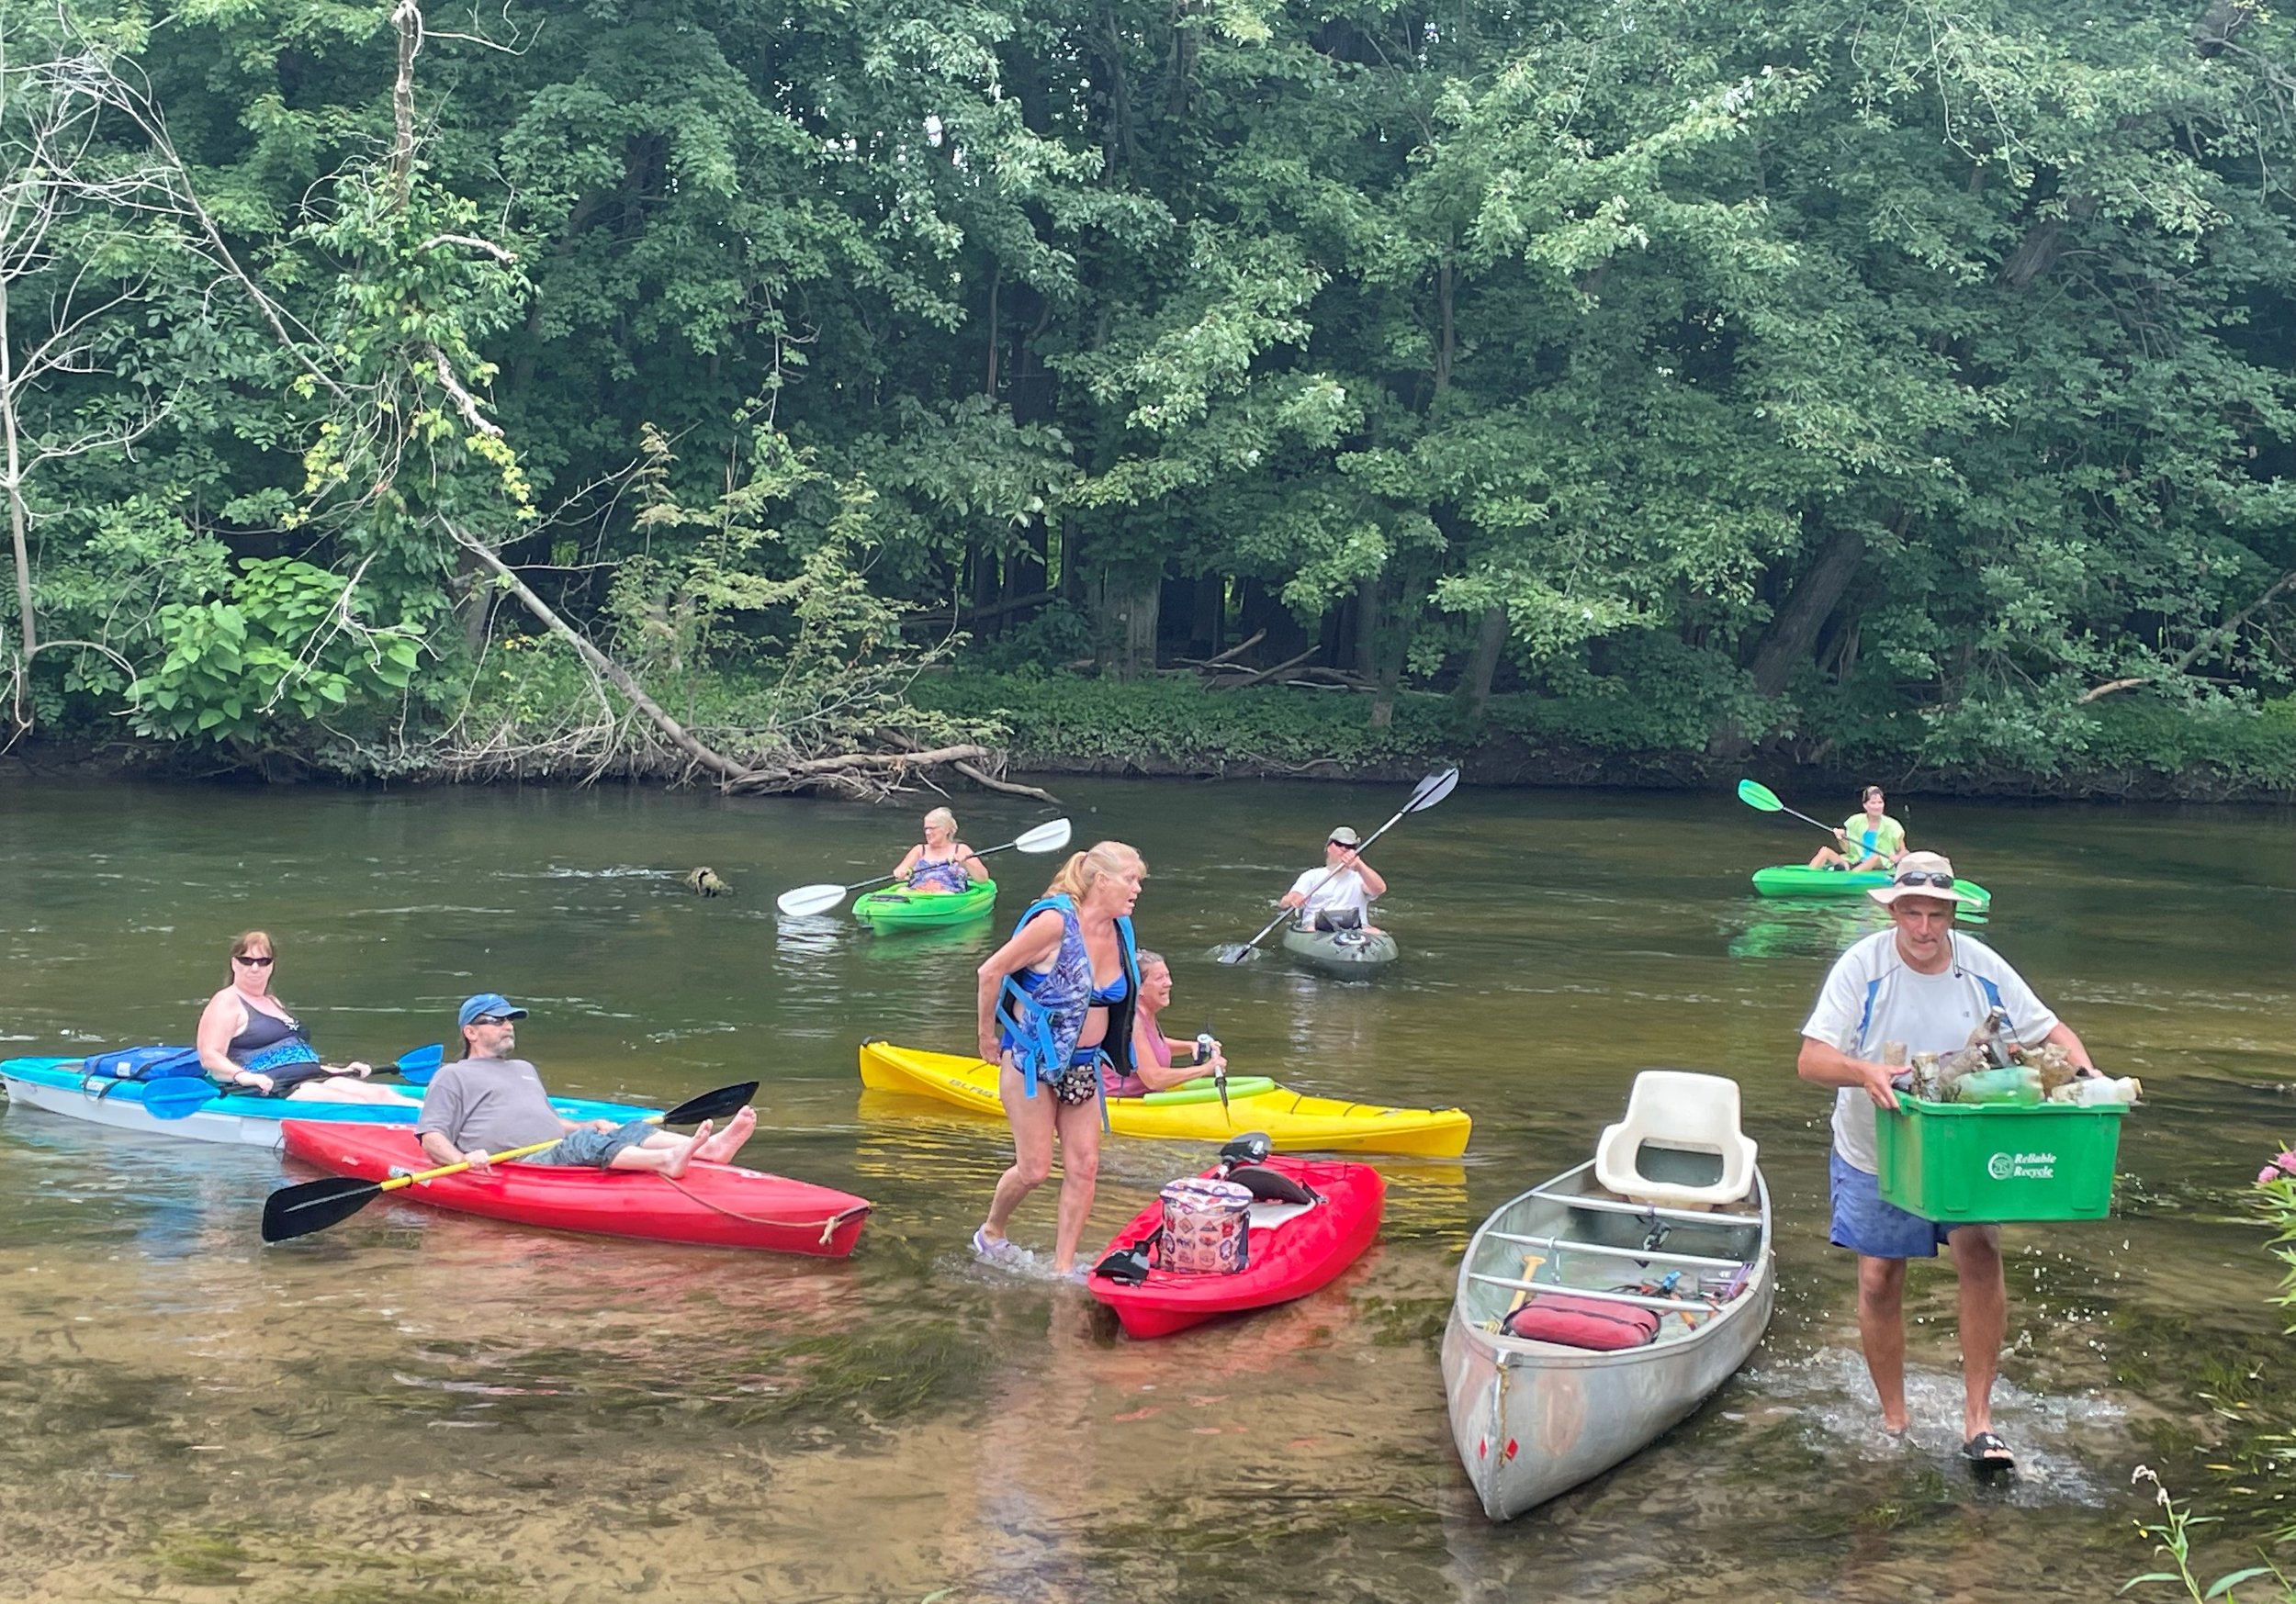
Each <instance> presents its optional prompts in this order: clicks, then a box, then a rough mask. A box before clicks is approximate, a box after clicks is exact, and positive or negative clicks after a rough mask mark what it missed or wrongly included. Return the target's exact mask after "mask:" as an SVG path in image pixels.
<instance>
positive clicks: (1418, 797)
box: [1403, 765, 1459, 813]
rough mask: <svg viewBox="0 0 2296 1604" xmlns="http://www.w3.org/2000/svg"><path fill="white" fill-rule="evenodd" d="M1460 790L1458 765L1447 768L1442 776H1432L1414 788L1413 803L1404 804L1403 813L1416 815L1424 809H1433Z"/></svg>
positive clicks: (1412, 792)
mask: <svg viewBox="0 0 2296 1604" xmlns="http://www.w3.org/2000/svg"><path fill="white" fill-rule="evenodd" d="M1458 788H1459V771H1458V768H1457V766H1456V765H1455V766H1453V767H1452V768H1446V769H1445V770H1444V771H1443V772H1442V773H1440V774H1430V775H1429V776H1427V778H1426V779H1424V780H1421V781H1420V782H1419V783H1418V784H1417V785H1414V786H1412V790H1411V801H1409V802H1405V803H1404V804H1403V811H1404V812H1405V813H1418V812H1420V811H1421V810H1423V809H1425V808H1431V807H1433V806H1435V803H1437V802H1441V801H1442V800H1443V799H1444V798H1445V797H1446V796H1449V795H1450V794H1451V793H1452V792H1453V791H1457V790H1458Z"/></svg>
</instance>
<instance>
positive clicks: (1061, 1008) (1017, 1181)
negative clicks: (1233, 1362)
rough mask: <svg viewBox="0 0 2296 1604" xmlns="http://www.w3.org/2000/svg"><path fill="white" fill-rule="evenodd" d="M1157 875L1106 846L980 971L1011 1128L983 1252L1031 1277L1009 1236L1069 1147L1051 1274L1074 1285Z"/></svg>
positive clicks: (1032, 908) (1065, 879)
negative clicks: (1146, 883) (1108, 1082)
mask: <svg viewBox="0 0 2296 1604" xmlns="http://www.w3.org/2000/svg"><path fill="white" fill-rule="evenodd" d="M1147 874H1148V866H1147V864H1145V863H1144V862H1142V860H1141V856H1140V854H1139V853H1137V852H1135V851H1133V850H1132V849H1131V847H1127V846H1125V845H1124V843H1122V842H1121V841H1102V842H1100V843H1099V844H1098V845H1097V846H1095V847H1092V848H1090V849H1089V850H1088V851H1084V852H1079V853H1077V854H1075V856H1074V857H1072V858H1069V860H1068V861H1067V862H1066V863H1064V864H1063V865H1062V866H1061V870H1060V872H1059V873H1058V874H1056V875H1054V876H1053V877H1052V884H1050V885H1049V886H1047V887H1045V888H1044V895H1043V896H1041V898H1039V899H1038V900H1037V901H1036V902H1034V903H1030V905H1029V908H1028V911H1027V912H1026V913H1024V914H1021V915H1020V922H1019V925H1016V926H1014V929H1013V935H1012V939H1011V940H1009V941H1007V942H1006V943H1005V945H1004V946H1002V947H1000V948H997V949H996V952H995V953H994V954H992V955H991V956H990V958H989V959H988V961H987V962H985V963H984V964H983V965H981V968H980V980H981V987H980V1034H981V1056H982V1057H983V1058H985V1059H986V1060H989V1061H990V1062H991V1063H995V1064H998V1065H1001V1066H1002V1071H1003V1072H1002V1074H1001V1075H1000V1076H999V1077H998V1082H997V1090H998V1093H999V1094H1000V1095H1001V1097H1002V1099H1003V1101H1004V1105H1005V1117H1006V1118H1007V1120H1008V1121H1010V1122H1011V1125H1012V1144H1013V1162H1012V1167H1011V1168H1010V1169H1008V1170H1007V1171H1006V1172H1004V1174H1002V1175H1001V1176H999V1177H998V1178H997V1181H996V1196H995V1197H994V1198H993V1199H992V1200H991V1201H990V1203H989V1207H988V1218H987V1219H986V1221H985V1222H984V1223H983V1224H982V1226H981V1228H980V1229H978V1230H976V1231H974V1233H973V1251H974V1252H975V1253H976V1254H978V1255H979V1256H980V1257H981V1258H982V1259H984V1260H985V1261H986V1262H989V1263H992V1264H998V1265H1003V1266H1005V1267H1007V1268H1008V1269H1025V1268H1027V1267H1028V1266H1029V1264H1030V1262H1031V1256H1030V1254H1029V1252H1028V1251H1026V1250H1024V1249H1022V1248H1021V1247H1019V1245H1018V1244H1016V1243H1015V1242H1013V1241H1012V1240H1010V1239H1008V1238H1007V1236H1006V1235H1005V1227H1006V1224H1007V1222H1008V1221H1009V1220H1010V1219H1011V1218H1012V1214H1013V1210H1014V1209H1016V1208H1018V1207H1019V1206H1020V1200H1021V1199H1022V1198H1024V1197H1026V1196H1028V1195H1029V1194H1030V1192H1032V1191H1034V1190H1035V1189H1036V1188H1037V1187H1039V1186H1041V1185H1042V1184H1043V1183H1045V1181H1046V1180H1047V1179H1049V1178H1050V1177H1051V1175H1052V1140H1053V1138H1054V1137H1055V1136H1057V1137H1058V1138H1059V1139H1060V1145H1061V1201H1060V1224H1059V1228H1058V1229H1057V1231H1056V1233H1055V1235H1054V1237H1053V1247H1052V1269H1053V1271H1054V1273H1057V1274H1061V1275H1072V1274H1074V1273H1075V1269H1076V1244H1077V1241H1078V1240H1079V1239H1081V1238H1082V1237H1083V1236H1084V1230H1085V1217H1086V1215H1088V1214H1090V1213H1091V1211H1092V1191H1093V1186H1094V1183H1095V1182H1096V1181H1097V1178H1098V1175H1099V1170H1100V1127H1101V1109H1100V1066H1101V1062H1102V1060H1104V1059H1106V1058H1108V1057H1109V1056H1110V1052H1111V1050H1112V1051H1113V1052H1116V1053H1120V1054H1121V1055H1122V1063H1121V1064H1120V1066H1119V1067H1120V1069H1122V1070H1127V1071H1129V1070H1130V1069H1131V1067H1132V1063H1133V1049H1132V1015H1133V1012H1134V1010H1135V1008H1136V1007H1137V1006H1138V1004H1139V999H1140V964H1139V959H1138V958H1137V956H1136V949H1135V948H1134V946H1133V942H1132V921H1131V912H1132V904H1133V903H1135V902H1137V901H1139V899H1140V882H1141V881H1142V880H1144V879H1146V878H1147Z"/></svg>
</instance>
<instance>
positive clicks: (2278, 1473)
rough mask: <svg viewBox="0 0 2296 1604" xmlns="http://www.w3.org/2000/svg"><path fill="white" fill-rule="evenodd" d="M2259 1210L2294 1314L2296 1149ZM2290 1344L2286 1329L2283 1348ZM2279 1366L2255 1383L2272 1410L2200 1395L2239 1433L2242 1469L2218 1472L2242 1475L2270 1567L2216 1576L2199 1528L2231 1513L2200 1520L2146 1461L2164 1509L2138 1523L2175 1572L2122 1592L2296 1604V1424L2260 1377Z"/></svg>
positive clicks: (2240, 1504)
mask: <svg viewBox="0 0 2296 1604" xmlns="http://www.w3.org/2000/svg"><path fill="white" fill-rule="evenodd" d="M2257 1212H2258V1214H2259V1215H2260V1216H2261V1217H2262V1219H2263V1221H2264V1223H2265V1224H2266V1225H2267V1226H2268V1228H2270V1230H2271V1231H2272V1240H2271V1247H2272V1251H2273V1253H2274V1254H2275V1255H2276V1256H2278V1258H2279V1261H2280V1262H2281V1263H2282V1265H2284V1266H2285V1267H2286V1269H2285V1273H2283V1274H2282V1276H2281V1278H2280V1290H2279V1296H2276V1297H2275V1298H2274V1299H2273V1300H2272V1301H2273V1303H2274V1304H2275V1305H2277V1306H2278V1307H2280V1308H2284V1309H2296V1150H2290V1151H2286V1152H2282V1153H2281V1154H2279V1156H2278V1157H2277V1158H2275V1159H2274V1160H2273V1161H2272V1162H2271V1163H2270V1164H2268V1165H2267V1166H2266V1167H2265V1169H2264V1171H2263V1172H2262V1173H2260V1174H2259V1175H2258V1176H2257ZM2285 1342H2286V1334H2285V1333H2283V1336H2282V1344H2283V1346H2285ZM2278 1368H2279V1367H2278V1366H2274V1365H2258V1366H2257V1372H2258V1374H2251V1375H2250V1376H2249V1377H2248V1378H2247V1379H2248V1380H2250V1381H2252V1382H2258V1383H2261V1384H2262V1385H2260V1386H2259V1387H2258V1388H2257V1392H2258V1394H2259V1395H2260V1396H2261V1398H2262V1400H2263V1401H2265V1402H2266V1404H2267V1406H2268V1408H2267V1410H2266V1411H2259V1412H2251V1408H2252V1403H2253V1402H2255V1401H2256V1400H2252V1399H2250V1398H2245V1397H2243V1398H2234V1399H2230V1400H2227V1399H2223V1398H2219V1397H2216V1396H2211V1395H2209V1394H2202V1395H2201V1396H2202V1397H2203V1398H2205V1399H2206V1400H2207V1401H2208V1402H2209V1403H2210V1404H2211V1405H2212V1407H2213V1408H2214V1410H2215V1412H2216V1413H2217V1414H2218V1416H2220V1417H2221V1418H2222V1419H2223V1421H2226V1422H2229V1423H2230V1427H2231V1430H2232V1431H2233V1432H2234V1441H2233V1442H2232V1443H2230V1444H2228V1445H2227V1446H2226V1449H2225V1452H2226V1454H2227V1457H2228V1458H2230V1459H2232V1460H2233V1461H2234V1463H2232V1464H2216V1465H2212V1466H2211V1467H2210V1468H2211V1469H2212V1470H2220V1471H2225V1472H2230V1473H2232V1475H2233V1476H2234V1478H2236V1480H2235V1483H2234V1486H2233V1487H2232V1488H2231V1492H2230V1497H2232V1498H2233V1499H2234V1500H2235V1505H2234V1508H2235V1510H2236V1513H2237V1514H2238V1516H2239V1517H2240V1518H2241V1520H2242V1523H2243V1524H2244V1525H2246V1526H2250V1527H2257V1526H2261V1527H2262V1528H2263V1529H2264V1530H2265V1531H2266V1532H2267V1533H2268V1536H2267V1538H2266V1542H2267V1544H2268V1546H2266V1547H2265V1548H2263V1550H2262V1552H2261V1554H2259V1555H2258V1557H2260V1558H2261V1559H2262V1560H2263V1562H2264V1563H2263V1564H2261V1565H2244V1566H2242V1567H2241V1568H2240V1569H2238V1570H2234V1571H2226V1572H2224V1573H2223V1574H2222V1575H2220V1576H2214V1577H2213V1578H2212V1579H2210V1578H2209V1577H2208V1567H2206V1566H2205V1565H2203V1564H2202V1560H2201V1551H2202V1550H2203V1548H2204V1547H2205V1546H2206V1543H2205V1539H2206V1538H2207V1536H2208V1535H2209V1534H2208V1533H2206V1532H2204V1531H2201V1530H2200V1528H2202V1527H2204V1526H2213V1525H2216V1524H2218V1523H2219V1522H2220V1521H2222V1520H2223V1519H2224V1517H2223V1516H2222V1515H2202V1514H2200V1513H2198V1512H2197V1511H2196V1509H2195V1508H2194V1506H2193V1503H2192V1501H2190V1500H2186V1501H2183V1502H2179V1501H2178V1498H2177V1497H2176V1496H2175V1495H2174V1494H2173V1493H2172V1492H2171V1491H2170V1489H2169V1488H2168V1486H2167V1484H2166V1483H2164V1482H2163V1481H2162V1480H2161V1479H2160V1476H2159V1475H2157V1474H2156V1473H2155V1471H2154V1470H2152V1468H2151V1467H2149V1466H2147V1465H2139V1466H2137V1468H2136V1472H2135V1475H2134V1476H2133V1483H2134V1484H2135V1485H2137V1486H2151V1488H2152V1489H2153V1500H2154V1502H2155V1505H2156V1506H2157V1507H2158V1509H2159V1510H2160V1513H2159V1515H2158V1516H2156V1517H2155V1519H2154V1520H2149V1521H2139V1522H2138V1523H2137V1530H2138V1531H2141V1532H2142V1533H2143V1534H2144V1536H2145V1537H2147V1538H2149V1539H2151V1540H2152V1542H2153V1557H2154V1558H2155V1560H2156V1561H2158V1562H2160V1563H2161V1564H2162V1565H2167V1567H2168V1568H2167V1569H2165V1570H2154V1571H2149V1572H2147V1573H2146V1574H2144V1576H2138V1577H2137V1578H2136V1579H2135V1580H2133V1581H2132V1582H2131V1583H2130V1584H2129V1585H2128V1587H2124V1588H2122V1592H2123V1593H2127V1592H2129V1591H2131V1590H2133V1589H2134V1588H2137V1587H2146V1586H2150V1587H2154V1588H2155V1597H2157V1596H2158V1593H2157V1589H2158V1588H2159V1587H2180V1588H2182V1589H2183V1591H2184V1594H2185V1596H2186V1597H2187V1598H2190V1599H2191V1600H2192V1604H2211V1601H2212V1600H2215V1599H2219V1598H2222V1599H2223V1600H2225V1604H2239V1600H2240V1599H2241V1598H2248V1599H2249V1600H2251V1601H2252V1604H2265V1601H2276V1604H2296V1577H2291V1576H2290V1574H2289V1567H2288V1565H2285V1564H2284V1563H2281V1558H2280V1556H2281V1555H2282V1554H2283V1551H2284V1550H2285V1548H2286V1546H2287V1545H2288V1544H2289V1543H2290V1542H2296V1514H2291V1512H2290V1509H2289V1507H2288V1506H2289V1498H2290V1492H2291V1490H2292V1489H2291V1484H2292V1483H2296V1428H2291V1423H2290V1408H2289V1395H2288V1384H2287V1378H2286V1376H2285V1375H2284V1374H2273V1375H2271V1376H2269V1377H2267V1376H2266V1375H2264V1374H2261V1373H2262V1372H2264V1371H2266V1370H2268V1369H2269V1370H2275V1371H2277V1369H2278ZM2228 1406H2229V1407H2228ZM2196 1567H2198V1568H2196Z"/></svg>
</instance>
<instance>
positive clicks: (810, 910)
mask: <svg viewBox="0 0 2296 1604" xmlns="http://www.w3.org/2000/svg"><path fill="white" fill-rule="evenodd" d="M844 900H845V888H844V887H843V886H841V885H801V886H799V887H798V888H797V889H796V890H795V891H793V892H782V894H781V895H780V896H778V897H776V898H774V899H773V905H774V906H775V907H777V908H779V909H780V910H781V911H782V913H784V914H788V915H789V916H790V917H791V918H793V919H794V918H799V917H802V916H803V915H805V914H826V913H827V912H828V911H829V910H830V909H831V908H834V907H836V906H837V905H838V903H841V902H843V901H844Z"/></svg>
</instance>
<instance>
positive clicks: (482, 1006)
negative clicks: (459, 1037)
mask: <svg viewBox="0 0 2296 1604" xmlns="http://www.w3.org/2000/svg"><path fill="white" fill-rule="evenodd" d="M486 1015H493V1016H494V1017H495V1018H497V1019H523V1018H525V1017H526V1010H525V1009H523V1008H521V1007H519V1006H517V1005H516V1004H513V1003H512V1001H511V1000H510V999H509V998H508V997H505V996H504V995H502V993H500V992H480V993H478V995H477V996H475V997H472V998H469V999H468V1000H467V1001H466V1002H465V1003H464V1004H463V1005H462V1012H461V1013H460V1014H458V1015H456V1018H455V1026H456V1029H458V1030H466V1029H468V1028H469V1026H470V1024H471V1022H472V1021H473V1020H475V1019H479V1018H483V1017H485V1016H486Z"/></svg>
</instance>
